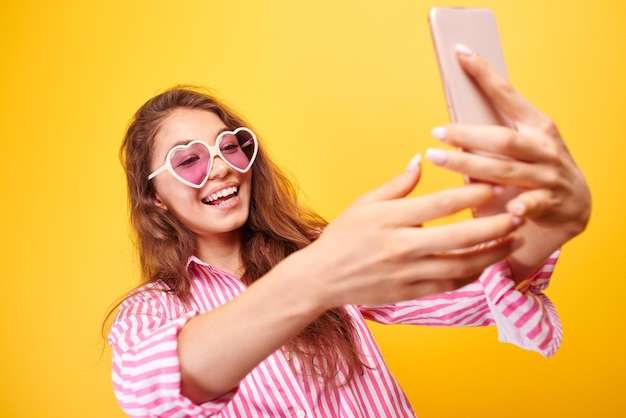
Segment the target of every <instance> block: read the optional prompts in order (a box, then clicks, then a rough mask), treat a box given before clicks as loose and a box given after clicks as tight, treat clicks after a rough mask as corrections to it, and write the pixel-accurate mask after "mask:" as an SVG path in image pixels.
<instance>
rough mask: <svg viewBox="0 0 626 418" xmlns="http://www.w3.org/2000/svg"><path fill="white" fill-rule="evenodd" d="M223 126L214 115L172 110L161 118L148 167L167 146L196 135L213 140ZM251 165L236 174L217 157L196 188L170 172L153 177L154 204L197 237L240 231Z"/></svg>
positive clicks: (156, 163)
mask: <svg viewBox="0 0 626 418" xmlns="http://www.w3.org/2000/svg"><path fill="white" fill-rule="evenodd" d="M226 129H227V127H226V125H225V124H224V122H222V120H221V119H220V118H219V117H218V116H217V115H216V114H215V113H212V112H209V111H206V110H199V109H176V110H174V112H173V113H172V114H171V115H169V116H168V117H167V118H166V119H165V121H164V122H163V124H162V126H161V129H160V131H159V133H158V135H157V136H156V137H155V139H154V141H155V143H154V153H153V155H152V160H151V167H150V168H151V171H154V170H156V169H157V168H159V167H160V166H161V165H163V163H164V162H165V158H166V156H167V153H168V152H169V150H170V149H171V148H172V147H174V146H175V145H178V144H180V143H182V142H187V141H189V140H200V141H204V142H206V143H207V144H208V145H214V144H215V139H216V138H217V136H218V135H219V134H220V133H221V132H222V131H224V130H226ZM251 178H252V170H250V171H248V172H247V173H240V172H238V171H235V170H233V169H232V168H231V167H230V166H228V165H227V164H226V163H225V162H224V161H223V160H222V159H221V158H220V157H219V156H218V157H215V158H214V159H213V164H212V167H211V171H210V173H209V178H208V180H207V181H206V183H205V184H204V186H202V187H201V188H199V189H196V188H193V187H190V186H188V185H185V184H184V183H181V182H180V181H178V180H177V179H176V178H175V177H174V176H172V174H171V173H170V172H169V171H165V172H163V173H161V174H159V175H158V176H156V177H154V178H153V179H152V181H153V182H154V184H153V185H154V189H155V204H156V205H157V206H159V207H161V208H163V209H166V210H168V211H169V212H170V213H172V214H173V215H174V216H175V217H176V218H177V219H178V220H179V221H180V222H181V223H182V224H183V225H184V226H185V227H187V228H188V229H189V230H191V231H192V232H194V233H195V234H196V237H197V238H198V239H202V238H210V237H211V236H216V235H221V234H225V233H231V232H233V231H238V230H239V229H240V228H241V227H242V226H243V224H244V223H245V222H246V220H247V219H248V210H249V207H250V191H251V190H250V188H251Z"/></svg>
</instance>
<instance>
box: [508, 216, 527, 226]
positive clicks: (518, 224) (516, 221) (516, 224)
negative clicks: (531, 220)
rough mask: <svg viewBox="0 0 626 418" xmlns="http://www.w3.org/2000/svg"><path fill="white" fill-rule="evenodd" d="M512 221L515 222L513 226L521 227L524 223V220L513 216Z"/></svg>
mask: <svg viewBox="0 0 626 418" xmlns="http://www.w3.org/2000/svg"><path fill="white" fill-rule="evenodd" d="M511 221H512V222H513V225H515V226H520V225H521V224H523V223H524V218H520V217H519V216H513V217H512V218H511Z"/></svg>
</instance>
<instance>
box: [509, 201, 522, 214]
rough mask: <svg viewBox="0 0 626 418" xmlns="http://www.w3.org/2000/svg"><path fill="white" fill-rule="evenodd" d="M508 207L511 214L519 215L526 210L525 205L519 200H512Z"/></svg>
mask: <svg viewBox="0 0 626 418" xmlns="http://www.w3.org/2000/svg"><path fill="white" fill-rule="evenodd" d="M508 209H509V212H510V213H511V214H512V215H516V216H521V215H523V214H524V212H525V211H526V206H524V204H523V203H521V202H512V203H509V206H508Z"/></svg>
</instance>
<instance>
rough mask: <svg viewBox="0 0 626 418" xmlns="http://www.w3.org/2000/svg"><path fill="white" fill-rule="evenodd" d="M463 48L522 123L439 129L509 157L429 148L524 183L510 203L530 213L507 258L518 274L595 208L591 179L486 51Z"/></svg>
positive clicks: (456, 140)
mask: <svg viewBox="0 0 626 418" xmlns="http://www.w3.org/2000/svg"><path fill="white" fill-rule="evenodd" d="M459 51H461V52H460V53H459V54H458V55H459V61H460V63H461V65H462V67H463V68H464V70H465V71H466V72H467V73H468V74H469V75H470V76H472V77H473V78H474V80H476V82H477V83H478V85H479V86H480V87H481V89H482V90H483V91H484V92H485V94H486V95H487V96H488V97H489V98H490V99H491V100H492V102H493V103H494V105H495V106H496V107H497V108H499V109H500V110H502V111H503V112H504V113H505V114H506V115H507V116H508V117H509V118H510V119H511V120H512V121H513V122H515V126H516V129H514V130H513V129H508V128H505V127H500V126H469V125H459V124H450V125H448V126H446V127H440V128H436V129H434V130H433V135H434V136H435V137H436V138H438V139H440V140H442V141H444V142H445V143H447V144H450V145H453V146H455V147H461V148H464V149H473V150H481V151H489V152H492V153H497V154H502V155H506V156H508V157H510V159H497V158H490V157H487V156H485V155H476V154H471V153H466V152H447V151H444V150H436V151H433V150H430V151H429V152H428V153H427V157H430V158H431V159H432V160H433V162H435V163H436V164H438V165H441V166H443V167H445V168H447V169H450V170H453V171H457V172H459V173H464V174H467V175H468V176H469V177H471V178H475V179H479V180H484V181H486V182H491V183H496V184H511V185H516V186H519V187H520V189H521V190H522V192H521V193H520V194H519V195H518V196H517V197H516V198H515V199H513V200H511V201H510V202H509V203H508V206H507V210H508V212H509V213H511V214H513V215H516V216H520V217H523V218H525V219H526V220H527V221H528V222H526V224H525V225H524V226H523V227H522V228H520V230H519V231H518V232H517V234H516V236H517V237H518V238H520V239H521V242H522V245H521V246H520V248H518V249H517V250H516V251H514V252H513V253H511V255H509V257H508V258H507V260H508V262H509V265H510V267H511V270H512V272H513V276H514V278H515V280H516V281H517V282H519V281H522V280H524V279H525V278H526V277H527V276H528V275H529V274H530V273H532V272H533V271H534V270H535V269H536V268H537V267H538V266H539V265H541V263H543V262H544V260H545V259H546V258H547V257H548V256H549V255H550V254H552V253H553V252H554V251H555V250H556V249H558V248H560V247H561V246H562V245H563V244H564V243H565V242H567V241H568V240H570V239H571V238H573V237H575V236H576V235H578V234H580V233H581V232H582V231H583V230H584V229H585V227H586V225H587V223H588V221H589V216H590V210H591V195H590V192H589V187H588V185H587V182H586V180H585V178H584V176H583V174H582V173H581V171H580V169H579V168H578V166H577V165H576V163H575V161H574V159H573V158H572V155H571V154H570V152H569V150H568V148H567V145H566V144H565V142H564V140H563V138H562V137H561V135H560V133H559V131H558V129H557V127H556V125H555V124H554V122H553V121H552V119H550V118H549V117H548V116H546V115H544V114H543V113H542V112H541V111H539V110H538V109H537V108H536V107H535V106H534V105H533V104H532V103H531V102H529V101H528V100H527V99H526V98H525V97H524V96H522V95H521V94H520V93H519V92H518V91H517V90H515V89H514V88H513V87H512V86H511V85H510V84H509V83H508V82H507V81H506V80H505V79H503V78H502V77H501V76H500V75H499V74H498V73H497V72H496V71H495V70H494V69H493V68H492V67H491V66H490V65H489V64H488V63H487V62H486V61H485V60H484V59H482V58H481V57H480V56H478V55H476V54H473V53H471V52H470V51H467V50H466V49H465V48H460V49H459ZM433 157H434V158H433Z"/></svg>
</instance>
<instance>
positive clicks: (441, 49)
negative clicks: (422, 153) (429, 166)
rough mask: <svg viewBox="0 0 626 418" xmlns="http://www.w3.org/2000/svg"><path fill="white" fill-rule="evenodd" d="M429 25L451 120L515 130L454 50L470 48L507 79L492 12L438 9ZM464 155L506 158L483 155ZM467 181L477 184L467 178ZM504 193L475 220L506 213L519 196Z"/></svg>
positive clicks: (511, 191)
mask: <svg viewBox="0 0 626 418" xmlns="http://www.w3.org/2000/svg"><path fill="white" fill-rule="evenodd" d="M428 21H429V26H430V33H431V36H432V40H433V45H434V48H435V54H436V56H437V63H438V65H439V74H440V76H441V81H442V84H443V90H444V93H445V98H446V104H447V106H448V114H449V116H450V120H451V121H452V122H458V123H464V124H475V125H502V126H508V127H510V128H514V124H513V122H512V121H511V120H510V119H509V118H507V117H506V115H504V114H503V113H501V112H500V111H498V109H496V108H495V107H494V106H493V104H492V103H491V101H490V100H489V99H488V98H487V97H486V96H485V94H484V93H483V92H482V91H481V90H480V88H479V87H478V85H477V84H476V83H475V82H474V81H473V80H472V78H471V77H470V76H468V75H467V74H465V72H464V71H463V68H462V67H461V65H460V64H459V62H458V60H457V53H456V50H455V47H456V45H457V44H463V45H466V46H468V47H469V48H471V49H472V50H473V51H474V52H475V53H477V54H479V55H480V56H482V57H483V58H485V59H486V60H487V61H489V63H490V64H491V65H492V66H493V67H494V68H495V69H496V70H497V71H498V72H499V73H500V74H501V75H502V76H503V77H505V78H507V79H508V75H507V71H506V65H505V61H504V54H503V51H502V46H501V43H500V35H499V33H498V27H497V24H496V18H495V16H494V14H493V12H492V11H491V10H489V9H487V8H463V7H435V8H433V9H431V10H430V13H429V15H428ZM465 151H468V152H476V153H480V154H486V155H489V156H491V157H495V158H506V157H503V156H499V155H495V154H492V153H486V152H482V151H473V150H465ZM465 181H466V182H472V181H474V180H473V179H470V178H468V177H467V176H466V177H465ZM505 189H506V191H505V193H504V194H502V195H500V196H498V197H496V198H494V199H493V200H491V201H490V202H488V203H487V204H486V205H483V206H481V207H480V208H475V209H473V213H474V216H488V215H493V214H497V213H502V212H504V211H505V206H506V203H507V202H508V201H509V200H511V199H512V198H513V197H515V196H516V195H517V194H518V190H517V188H516V187H514V186H507V187H506V188H505Z"/></svg>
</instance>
